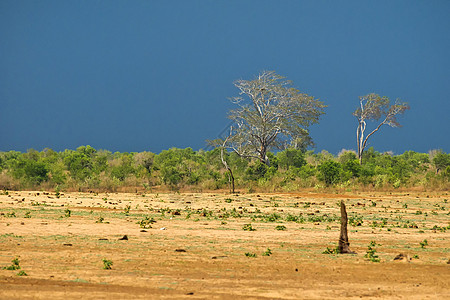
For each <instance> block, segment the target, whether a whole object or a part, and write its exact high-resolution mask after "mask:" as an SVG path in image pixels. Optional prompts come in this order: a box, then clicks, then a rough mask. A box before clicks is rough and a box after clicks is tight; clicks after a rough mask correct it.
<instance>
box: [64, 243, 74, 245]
mask: <svg viewBox="0 0 450 300" xmlns="http://www.w3.org/2000/svg"><path fill="white" fill-rule="evenodd" d="M63 246H73V245H72V244H69V243H67V244H63Z"/></svg>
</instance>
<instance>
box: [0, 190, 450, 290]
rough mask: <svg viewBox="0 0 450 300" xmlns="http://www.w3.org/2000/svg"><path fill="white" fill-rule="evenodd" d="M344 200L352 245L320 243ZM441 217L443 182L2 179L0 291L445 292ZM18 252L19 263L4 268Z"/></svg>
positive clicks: (449, 205) (449, 206) (327, 239)
mask: <svg viewBox="0 0 450 300" xmlns="http://www.w3.org/2000/svg"><path fill="white" fill-rule="evenodd" d="M341 200H343V201H344V202H345V204H346V206H347V212H348V217H349V227H348V230H349V241H350V249H351V250H352V251H355V252H356V254H324V253H323V252H324V251H325V250H326V249H327V247H328V248H329V249H330V250H332V249H334V248H335V247H336V246H337V241H338V238H339V226H340V220H339V216H340V211H339V202H340V201H341ZM146 218H147V220H149V219H153V220H154V221H156V222H155V223H151V224H150V223H147V224H145V220H146ZM140 224H142V226H143V227H141V225H140ZM249 224H250V225H249ZM150 226H151V228H149V227H150ZM449 226H450V196H449V195H448V194H447V193H445V192H443V193H433V194H423V193H422V194H419V193H411V194H406V193H401V194H400V193H397V194H395V193H370V194H356V193H354V194H350V193H349V194H348V195H339V194H318V193H307V192H303V193H298V194H296V193H289V194H242V193H241V194H237V195H230V194H225V193H217V194H214V193H181V194H179V193H164V194H154V193H147V194H142V193H139V194H125V193H115V194H111V193H110V194H96V193H63V194H62V195H60V197H59V198H58V197H56V195H55V193H46V192H42V191H40V192H30V191H21V192H15V191H9V192H8V193H7V194H6V193H3V195H0V287H1V288H0V298H1V299H19V298H20V299H62V298H64V299H75V298H78V299H80V298H83V299H105V298H107V299H116V298H120V299H124V298H133V299H141V298H142V299H232V298H234V299H241V298H243V299H244V298H245V299H335V298H346V299H356V298H367V299H371V298H377V299H378V298H386V299H450V264H449V260H450V227H449ZM144 227H147V228H144ZM244 228H245V229H247V230H244ZM250 229H253V230H250ZM283 229H284V230H283ZM124 235H126V236H127V239H123V237H124ZM425 240H426V241H425ZM371 241H374V242H375V243H374V244H375V246H372V248H373V249H374V250H375V252H374V253H373V255H374V259H372V261H371V260H370V259H369V258H367V257H365V256H366V254H367V252H368V249H369V248H368V247H369V244H370V243H371ZM268 249H270V251H269V250H268ZM400 253H402V254H404V257H405V258H404V259H402V260H394V258H395V257H396V256H397V255H398V254H400ZM254 256H256V257H254ZM14 258H18V259H19V262H20V263H19V264H20V269H18V270H7V269H5V268H7V267H8V266H11V265H13V262H12V260H13V259H14ZM103 259H106V260H109V261H112V263H113V264H112V266H111V267H112V268H111V269H110V270H108V269H104V263H103ZM377 259H380V262H376V260H377ZM20 271H24V272H25V273H26V274H27V275H26V276H25V275H23V276H18V274H19V272H20Z"/></svg>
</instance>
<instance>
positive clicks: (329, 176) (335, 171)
mask: <svg viewBox="0 0 450 300" xmlns="http://www.w3.org/2000/svg"><path fill="white" fill-rule="evenodd" d="M318 170H319V179H320V180H321V181H324V182H325V184H326V185H327V186H329V185H333V184H336V183H338V182H339V181H340V176H341V171H342V166H341V164H340V163H338V162H335V161H332V160H329V161H326V162H324V163H322V164H321V165H319V167H318Z"/></svg>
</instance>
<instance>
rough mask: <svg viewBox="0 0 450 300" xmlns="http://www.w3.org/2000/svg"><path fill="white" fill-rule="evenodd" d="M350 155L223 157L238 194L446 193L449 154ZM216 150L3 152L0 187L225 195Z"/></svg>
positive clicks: (226, 186)
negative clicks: (327, 191)
mask: <svg viewBox="0 0 450 300" xmlns="http://www.w3.org/2000/svg"><path fill="white" fill-rule="evenodd" d="M363 155H364V157H363V164H362V165H361V164H360V163H359V160H358V156H357V153H356V152H354V151H347V150H342V151H341V152H340V153H339V154H338V155H332V154H330V153H328V152H327V151H322V152H318V153H315V152H314V151H305V150H300V149H293V148H288V149H285V150H283V151H279V152H276V153H272V152H268V153H267V156H268V158H269V159H270V162H271V164H270V166H268V165H266V164H264V163H262V162H261V161H260V160H258V159H253V160H251V159H250V160H249V159H245V158H242V157H240V156H238V155H237V154H235V153H234V152H225V157H224V159H225V160H226V161H227V163H228V165H229V166H230V168H231V169H232V171H233V174H234V177H235V179H236V188H237V189H238V190H239V189H241V190H243V191H250V192H251V191H267V192H272V191H279V192H283V191H287V192H288V191H295V190H298V189H302V188H303V189H304V188H315V189H321V188H327V187H333V188H343V189H350V190H351V189H357V188H368V189H380V190H381V189H397V188H412V187H418V188H424V189H438V190H448V188H449V186H450V154H448V153H445V152H443V151H440V150H432V151H430V152H429V153H418V152H414V151H406V152H405V153H403V154H400V155H393V154H392V153H380V152H377V151H375V150H374V149H373V148H370V149H368V150H367V151H365V152H364V154H363ZM226 171H227V170H226V169H225V168H224V166H223V164H222V162H221V158H220V149H219V148H217V149H214V150H211V151H203V150H199V151H194V150H192V149H191V148H186V149H178V148H171V149H169V150H164V151H162V152H161V153H159V154H155V153H152V152H139V153H136V152H133V153H119V152H115V153H112V152H110V151H106V150H96V149H94V148H93V147H91V146H81V147H79V148H77V149H76V150H65V151H62V152H56V151H53V150H51V149H44V150H43V151H40V152H39V151H36V150H33V149H30V150H28V151H27V152H26V153H21V152H17V151H9V152H0V188H1V189H9V190H18V189H35V190H39V189H47V190H52V189H60V190H67V191H88V190H96V191H111V192H114V191H135V190H136V191H137V190H143V189H145V190H152V189H170V190H180V189H183V190H191V191H206V190H216V189H229V188H230V182H229V177H228V175H227V173H226Z"/></svg>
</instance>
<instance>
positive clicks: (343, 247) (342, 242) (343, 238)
mask: <svg viewBox="0 0 450 300" xmlns="http://www.w3.org/2000/svg"><path fill="white" fill-rule="evenodd" d="M347 221H348V219H347V211H346V209H345V204H344V201H341V234H340V236H339V246H338V247H339V253H351V254H354V253H355V252H352V251H350V249H349V246H350V243H349V242H348V233H347Z"/></svg>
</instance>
